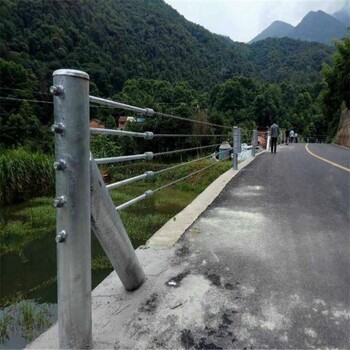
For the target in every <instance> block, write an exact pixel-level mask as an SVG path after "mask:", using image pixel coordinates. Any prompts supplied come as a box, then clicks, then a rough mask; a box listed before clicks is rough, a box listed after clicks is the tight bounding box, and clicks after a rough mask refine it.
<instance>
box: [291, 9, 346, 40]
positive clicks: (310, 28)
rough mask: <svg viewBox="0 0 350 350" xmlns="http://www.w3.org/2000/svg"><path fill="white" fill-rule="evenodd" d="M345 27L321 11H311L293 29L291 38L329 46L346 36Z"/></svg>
mask: <svg viewBox="0 0 350 350" xmlns="http://www.w3.org/2000/svg"><path fill="white" fill-rule="evenodd" d="M346 33H347V31H346V26H345V25H344V24H343V23H341V22H340V21H338V20H337V19H336V18H334V17H332V16H331V15H328V14H327V13H325V12H323V11H316V12H315V11H311V12H309V13H308V14H307V15H306V16H305V17H304V18H303V19H302V21H301V22H300V23H299V24H298V25H297V26H296V27H295V29H294V30H293V32H292V33H291V38H294V39H299V40H305V41H316V42H319V43H323V44H331V43H332V40H333V39H335V38H336V39H340V38H343V37H345V36H346Z"/></svg>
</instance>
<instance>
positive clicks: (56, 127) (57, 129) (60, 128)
mask: <svg viewBox="0 0 350 350" xmlns="http://www.w3.org/2000/svg"><path fill="white" fill-rule="evenodd" d="M64 130H65V126H64V124H62V123H57V124H53V125H52V126H51V131H52V132H54V133H56V134H59V135H62V134H63V133H64Z"/></svg>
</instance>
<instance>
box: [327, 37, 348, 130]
mask: <svg viewBox="0 0 350 350" xmlns="http://www.w3.org/2000/svg"><path fill="white" fill-rule="evenodd" d="M335 47H336V49H337V52H336V53H335V54H334V55H333V64H332V65H328V64H325V65H324V66H323V69H322V74H323V77H324V80H325V82H326V86H325V88H324V90H323V91H322V93H321V94H322V95H321V96H322V110H323V113H324V115H325V116H326V118H327V122H328V131H329V133H330V134H331V135H332V136H333V135H334V134H335V132H336V128H337V126H338V123H339V118H340V112H341V109H342V108H344V107H346V108H350V37H347V38H344V39H343V40H340V41H336V42H335Z"/></svg>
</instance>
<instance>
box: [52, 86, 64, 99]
mask: <svg viewBox="0 0 350 350" xmlns="http://www.w3.org/2000/svg"><path fill="white" fill-rule="evenodd" d="M50 92H51V94H52V95H54V96H58V97H63V96H64V88H63V86H62V85H58V86H57V85H52V86H50Z"/></svg>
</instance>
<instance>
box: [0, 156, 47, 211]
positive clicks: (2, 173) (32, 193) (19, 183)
mask: <svg viewBox="0 0 350 350" xmlns="http://www.w3.org/2000/svg"><path fill="white" fill-rule="evenodd" d="M52 164H53V157H51V156H47V155H45V154H43V153H39V152H36V153H33V152H29V151H26V150H24V149H16V150H8V151H5V152H4V153H3V154H1V155H0V205H4V204H11V203H16V202H20V201H23V200H28V199H30V198H33V197H39V196H47V195H51V194H52V193H53V191H54V170H53V166H52Z"/></svg>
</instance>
